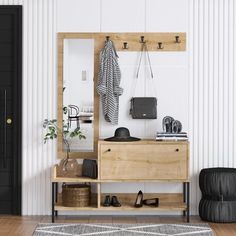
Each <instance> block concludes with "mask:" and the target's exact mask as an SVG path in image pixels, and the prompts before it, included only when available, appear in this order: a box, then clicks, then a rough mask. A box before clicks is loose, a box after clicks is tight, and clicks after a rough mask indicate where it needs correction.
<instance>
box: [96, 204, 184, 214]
mask: <svg viewBox="0 0 236 236" xmlns="http://www.w3.org/2000/svg"><path fill="white" fill-rule="evenodd" d="M186 209H187V206H186V204H184V203H175V202H173V203H172V202H168V203H160V205H159V206H158V207H153V206H142V207H140V208H136V207H134V206H133V205H132V204H131V203H130V204H122V206H121V207H103V206H101V207H100V208H99V210H102V211H137V212H139V211H150V212H151V211H184V210H186Z"/></svg>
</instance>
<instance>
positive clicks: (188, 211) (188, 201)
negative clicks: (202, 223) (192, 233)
mask: <svg viewBox="0 0 236 236" xmlns="http://www.w3.org/2000/svg"><path fill="white" fill-rule="evenodd" d="M186 197H187V222H188V223H189V215H190V206H189V205H190V183H189V182H187V196H186Z"/></svg>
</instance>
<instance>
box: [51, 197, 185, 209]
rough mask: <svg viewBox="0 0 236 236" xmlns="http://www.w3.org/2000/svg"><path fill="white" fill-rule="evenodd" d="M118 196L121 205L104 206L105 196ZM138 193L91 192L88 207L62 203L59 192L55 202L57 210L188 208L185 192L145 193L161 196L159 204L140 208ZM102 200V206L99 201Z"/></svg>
mask: <svg viewBox="0 0 236 236" xmlns="http://www.w3.org/2000/svg"><path fill="white" fill-rule="evenodd" d="M107 195H109V196H113V195H115V196H117V198H118V200H119V202H120V203H121V207H113V206H109V207H104V206H103V201H104V199H105V197H106V196H107ZM136 195H137V194H136V193H115V194H114V193H101V194H100V199H98V195H97V194H95V193H93V194H91V206H87V207H66V206H63V204H62V196H61V193H59V194H58V198H57V199H58V203H56V204H55V210H56V211H90V210H92V211H185V210H187V204H186V203H184V202H183V194H181V193H145V194H144V199H145V198H149V199H150V198H155V197H157V198H159V206H158V207H155V206H147V205H143V206H142V207H140V208H137V207H134V203H135V200H136ZM99 200H100V206H98V204H97V202H98V201H99Z"/></svg>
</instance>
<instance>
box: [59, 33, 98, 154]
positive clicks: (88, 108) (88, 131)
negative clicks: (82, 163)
mask: <svg viewBox="0 0 236 236" xmlns="http://www.w3.org/2000/svg"><path fill="white" fill-rule="evenodd" d="M70 36H72V37H70ZM95 57H96V53H95V39H94V38H91V37H90V38H88V37H86V35H84V34H82V35H80V34H76V35H75V34H72V35H70V34H66V33H65V34H63V33H61V34H58V126H59V127H63V129H64V130H65V129H66V130H67V131H68V132H72V131H74V130H75V129H76V128H78V129H79V130H80V131H81V133H82V134H83V135H84V136H85V139H80V138H79V137H73V138H70V137H68V138H67V141H68V143H69V151H70V153H69V156H70V157H71V158H96V157H97V140H98V123H99V122H98V111H99V107H98V105H99V100H98V96H97V93H96V92H95V86H96V82H95V81H96V80H95V78H96V77H97V69H96V70H95V69H94V68H96V67H97V66H96V67H95V64H97V63H96V62H95V60H96V59H95ZM96 61H98V60H96ZM67 148H68V146H67V145H65V143H64V142H63V138H62V134H59V135H58V156H59V158H64V157H65V156H66V151H67Z"/></svg>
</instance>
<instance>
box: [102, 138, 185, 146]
mask: <svg viewBox="0 0 236 236" xmlns="http://www.w3.org/2000/svg"><path fill="white" fill-rule="evenodd" d="M99 143H100V144H112V145H119V144H122V145H123V144H132V145H140V144H155V145H156V144H161V145H163V144H166V145H170V144H188V143H189V141H165V140H164V141H156V140H155V139H141V140H139V141H134V142H111V141H104V140H103V139H100V140H99Z"/></svg>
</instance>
